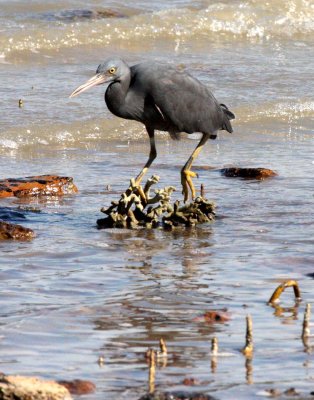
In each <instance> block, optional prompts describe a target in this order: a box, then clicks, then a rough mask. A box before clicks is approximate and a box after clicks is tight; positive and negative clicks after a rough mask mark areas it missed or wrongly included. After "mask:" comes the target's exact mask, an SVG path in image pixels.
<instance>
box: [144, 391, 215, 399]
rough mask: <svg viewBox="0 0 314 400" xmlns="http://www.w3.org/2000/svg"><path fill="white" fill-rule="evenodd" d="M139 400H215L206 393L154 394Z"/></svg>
mask: <svg viewBox="0 0 314 400" xmlns="http://www.w3.org/2000/svg"><path fill="white" fill-rule="evenodd" d="M139 400H215V399H214V397H212V396H210V395H208V394H205V393H188V392H158V391H156V392H153V393H148V394H146V395H144V396H142V397H141V398H140V399H139Z"/></svg>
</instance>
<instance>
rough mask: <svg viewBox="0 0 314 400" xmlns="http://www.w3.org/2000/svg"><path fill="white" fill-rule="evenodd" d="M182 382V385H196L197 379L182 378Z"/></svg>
mask: <svg viewBox="0 0 314 400" xmlns="http://www.w3.org/2000/svg"><path fill="white" fill-rule="evenodd" d="M182 383H183V385H186V386H194V385H198V384H199V381H198V380H197V379H195V378H184V379H183V381H182Z"/></svg>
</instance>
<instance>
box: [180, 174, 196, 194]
mask: <svg viewBox="0 0 314 400" xmlns="http://www.w3.org/2000/svg"><path fill="white" fill-rule="evenodd" d="M195 177H196V178H198V174H197V173H196V172H193V171H191V170H189V169H187V170H182V171H181V184H182V194H183V198H184V202H187V201H188V199H189V191H191V198H192V200H194V199H195V195H196V192H195V187H194V184H193V181H192V178H195Z"/></svg>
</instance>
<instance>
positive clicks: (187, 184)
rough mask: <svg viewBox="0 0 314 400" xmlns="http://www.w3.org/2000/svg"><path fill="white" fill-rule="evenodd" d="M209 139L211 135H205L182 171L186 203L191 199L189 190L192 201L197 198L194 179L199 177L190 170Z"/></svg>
mask: <svg viewBox="0 0 314 400" xmlns="http://www.w3.org/2000/svg"><path fill="white" fill-rule="evenodd" d="M208 139H209V135H208V134H207V133H203V137H202V139H201V140H200V142H199V144H198V145H197V146H196V148H195V150H194V151H193V153H192V154H191V156H190V158H189V159H188V161H187V162H186V164H185V165H184V167H183V168H182V170H181V184H182V193H183V196H184V202H186V201H187V200H188V198H189V188H190V190H191V197H192V200H193V199H194V198H195V187H194V185H193V182H192V178H195V177H196V176H198V175H197V174H196V173H195V172H193V171H191V170H190V168H191V166H192V163H193V161H194V160H195V159H196V157H197V156H198V155H199V153H200V151H201V150H202V148H203V146H204V144H205V143H206V142H207V140H208Z"/></svg>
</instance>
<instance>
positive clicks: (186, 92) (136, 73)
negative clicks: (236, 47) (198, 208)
mask: <svg viewBox="0 0 314 400" xmlns="http://www.w3.org/2000/svg"><path fill="white" fill-rule="evenodd" d="M104 83H109V85H108V87H107V90H106V92H105V96H104V97H105V102H106V104H107V107H108V109H109V111H111V112H112V113H113V114H114V115H116V116H118V117H121V118H124V119H129V120H135V121H138V122H141V123H142V124H144V126H145V128H146V131H147V133H148V137H149V141H150V152H149V157H148V160H147V162H146V164H145V165H144V167H143V168H142V170H141V171H140V173H139V174H138V175H137V176H136V178H135V184H136V185H139V184H140V182H141V180H142V179H143V176H144V175H145V174H146V172H147V170H148V169H149V167H150V166H151V164H152V163H153V161H154V160H155V158H156V157H157V150H156V144H155V131H156V130H158V131H167V132H169V134H170V136H171V138H172V139H179V138H180V133H181V132H185V133H188V134H191V133H196V132H198V133H201V134H202V137H201V140H200V141H199V143H198V145H197V146H196V148H195V149H194V151H193V153H192V154H191V156H190V157H189V159H188V160H187V162H186V163H185V165H184V166H183V168H182V169H181V184H182V193H183V196H184V202H186V201H187V200H188V199H189V196H190V195H191V198H192V199H194V198H195V196H196V190H195V187H194V184H193V181H192V178H194V177H197V176H198V175H197V174H196V173H195V172H194V171H192V170H191V167H192V164H193V162H194V160H195V159H196V158H197V156H198V154H199V153H200V151H201V149H202V147H203V146H204V145H205V143H206V142H207V141H208V139H216V137H217V132H218V131H219V130H226V131H228V132H230V133H232V131H233V130H232V126H231V123H230V120H232V119H234V118H235V116H234V114H233V113H232V112H231V111H230V110H229V109H228V107H227V106H226V105H225V104H220V103H219V102H218V101H217V100H216V98H215V97H214V95H213V94H212V92H211V91H210V90H209V89H208V88H207V87H206V86H205V85H204V84H203V83H201V82H200V81H199V80H198V79H196V78H194V77H192V76H191V75H190V74H189V73H187V72H185V71H183V70H182V69H180V68H178V67H175V66H172V65H168V64H160V63H153V62H142V63H139V64H136V65H133V66H129V65H128V64H127V63H126V62H125V61H123V60H122V59H120V58H111V59H108V60H106V61H105V62H104V63H102V64H100V65H99V66H98V68H97V70H96V74H95V75H94V76H93V77H92V78H90V79H89V80H88V81H87V82H86V83H84V84H83V85H81V86H79V87H78V88H77V89H75V90H74V91H73V92H72V94H71V95H70V98H71V97H74V96H77V95H78V94H80V93H82V92H84V91H85V90H87V89H90V88H91V87H93V86H96V85H102V84H104Z"/></svg>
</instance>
